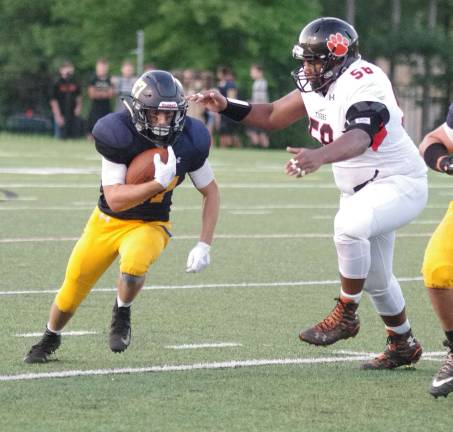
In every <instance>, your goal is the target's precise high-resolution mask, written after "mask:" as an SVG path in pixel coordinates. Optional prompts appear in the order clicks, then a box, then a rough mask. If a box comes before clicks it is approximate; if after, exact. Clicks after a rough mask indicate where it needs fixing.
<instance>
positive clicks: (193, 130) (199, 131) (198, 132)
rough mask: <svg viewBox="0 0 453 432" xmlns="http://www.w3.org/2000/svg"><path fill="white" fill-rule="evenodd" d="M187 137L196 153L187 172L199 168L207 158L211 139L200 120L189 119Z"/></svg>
mask: <svg viewBox="0 0 453 432" xmlns="http://www.w3.org/2000/svg"><path fill="white" fill-rule="evenodd" d="M189 136H190V139H191V141H192V143H193V146H194V147H195V148H196V150H197V152H196V154H194V156H193V158H192V159H191V164H190V168H189V172H192V171H196V170H197V169H198V168H201V167H202V166H203V164H204V163H205V161H206V159H207V158H208V156H209V149H210V147H211V137H210V135H209V132H208V129H207V128H206V126H205V125H204V124H203V122H201V121H200V120H197V119H194V118H190V130H189Z"/></svg>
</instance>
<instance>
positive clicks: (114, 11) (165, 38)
mask: <svg viewBox="0 0 453 432" xmlns="http://www.w3.org/2000/svg"><path fill="white" fill-rule="evenodd" d="M321 15H326V16H337V17H340V18H344V19H349V21H352V22H353V24H354V25H355V27H356V29H357V30H358V33H359V36H360V49H361V51H362V53H363V56H364V57H365V58H366V59H369V60H375V59H377V58H379V57H384V58H386V59H387V60H388V61H389V64H390V75H392V74H394V73H395V70H396V68H397V66H398V65H399V64H406V65H409V66H410V71H411V73H410V75H411V76H410V82H411V85H414V86H420V87H421V88H422V89H423V92H422V97H421V98H420V101H418V102H419V103H420V104H421V105H423V103H424V99H426V100H431V99H432V98H437V100H438V101H439V102H440V103H441V104H442V105H443V107H444V108H445V109H446V107H447V106H448V103H449V101H450V100H451V99H453V90H452V81H453V77H452V73H451V72H452V68H453V50H452V49H451V47H452V45H453V34H452V15H453V0H425V1H418V0H393V1H392V0H375V1H373V2H368V1H364V0H356V1H351V0H319V1H311V0H280V1H279V2H275V1H273V0H230V1H228V2H225V1H223V0H186V1H184V2H181V1H178V0H154V1H152V2H143V1H142V0H140V1H139V0H116V1H115V2H112V1H107V0H40V1H39V2H37V1H35V0H15V1H11V0H0V71H1V73H0V124H1V120H2V119H3V120H4V119H5V118H6V117H7V116H8V115H10V114H12V113H14V112H20V111H23V110H25V109H27V108H29V107H33V108H34V109H35V110H36V111H37V112H41V113H43V114H46V113H48V112H49V107H48V103H47V88H48V85H49V83H50V81H51V80H52V78H53V77H55V74H56V70H57V65H58V63H59V62H60V61H61V60H62V59H66V58H70V59H71V60H72V61H73V62H74V64H75V65H76V68H77V71H78V74H79V77H80V78H82V79H87V77H88V75H89V74H91V73H92V72H93V70H94V64H95V61H96V59H97V58H98V57H106V58H108V59H109V60H110V63H111V66H112V69H114V70H115V69H119V65H120V63H121V62H122V61H123V60H124V59H125V58H131V59H134V58H135V49H136V34H137V31H139V30H143V31H144V36H145V39H144V41H145V50H144V61H145V63H153V64H154V65H156V67H157V68H161V69H170V70H173V69H183V68H196V69H204V70H212V71H214V70H215V69H216V67H217V66H218V65H228V66H230V67H232V68H233V70H234V71H235V72H236V76H237V80H238V82H239V83H240V84H241V90H242V92H241V94H242V95H243V96H244V97H247V96H248V95H247V91H248V89H249V88H250V78H249V76H248V70H249V67H250V64H251V63H259V64H261V65H262V66H263V68H264V70H265V73H266V78H267V79H268V82H269V86H270V92H271V96H272V97H273V98H276V97H279V96H281V95H283V94H285V92H287V91H289V90H291V89H292V88H293V83H292V80H291V77H290V75H289V73H290V71H291V70H292V69H294V68H295V67H296V64H295V63H294V61H293V59H292V58H291V50H292V46H293V44H294V43H295V42H296V40H297V36H298V34H299V32H300V30H301V28H302V27H303V26H304V24H305V23H307V22H308V21H310V20H311V19H313V18H316V17H318V16H321ZM425 103H426V101H425ZM431 126H432V125H425V128H429V127H431ZM300 130H301V128H300V125H299V126H296V127H295V128H294V127H293V128H290V130H288V131H285V132H280V133H276V135H275V136H276V139H277V141H279V142H281V143H282V145H284V144H286V143H288V142H290V141H291V140H292V139H293V138H294V137H295V134H296V133H297V134H300ZM299 139H300V137H299Z"/></svg>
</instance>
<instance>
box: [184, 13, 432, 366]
mask: <svg viewBox="0 0 453 432" xmlns="http://www.w3.org/2000/svg"><path fill="white" fill-rule="evenodd" d="M358 44H359V37H358V34H357V32H356V30H355V29H354V27H352V26H351V25H350V24H348V23H347V22H345V21H343V20H340V19H338V18H333V17H322V18H318V19H316V20H313V21H312V22H310V23H308V24H307V25H306V26H305V27H304V28H303V29H302V31H301V32H300V34H299V39H298V41H297V42H296V44H295V45H294V47H293V57H294V59H295V60H296V61H297V62H299V64H298V67H297V69H296V70H295V71H294V72H293V74H292V75H293V78H294V81H295V83H296V86H297V89H295V90H293V91H292V92H290V93H289V94H287V95H285V96H283V97H282V98H280V99H278V100H276V101H274V102H272V103H261V104H249V103H247V102H244V101H238V100H233V99H229V98H225V97H224V96H222V95H221V94H220V93H219V92H217V91H215V90H207V91H203V92H200V93H199V94H196V95H193V96H192V97H191V98H190V99H191V100H193V101H199V102H201V103H203V104H204V106H205V107H206V108H207V109H210V110H212V111H217V112H221V113H222V114H223V115H226V116H228V117H230V118H232V119H233V120H236V121H241V122H242V123H244V124H245V125H247V126H252V127H256V128H261V129H268V130H273V129H274V130H275V129H283V128H286V127H288V126H290V125H291V124H293V123H295V122H296V121H297V120H299V119H301V118H303V117H307V118H308V119H309V132H310V134H311V135H312V137H313V138H314V139H316V140H317V141H318V142H319V144H320V147H319V148H316V149H308V148H300V147H299V148H295V147H289V148H288V149H287V150H288V152H289V153H291V159H290V160H289V161H288V162H287V164H286V165H285V171H286V173H287V174H288V175H292V176H296V177H299V178H303V177H304V176H305V175H307V174H310V173H313V172H315V171H316V170H318V169H319V167H320V166H321V165H324V164H332V170H333V174H334V177H335V183H336V185H337V186H338V188H339V190H340V192H341V195H340V205H339V210H338V212H337V214H336V216H335V222H334V232H335V234H334V241H335V246H336V249H337V259H338V269H339V273H340V281H341V289H340V293H339V296H338V299H337V304H336V306H335V307H334V308H333V310H332V311H331V313H329V314H328V315H327V316H326V318H325V319H323V320H322V321H320V322H319V323H317V324H315V325H314V326H312V327H309V328H307V329H303V330H302V331H301V332H300V333H299V338H300V339H301V340H302V341H303V342H306V343H309V344H313V345H321V346H326V345H330V344H333V343H336V342H337V341H339V340H341V339H348V338H350V337H354V336H355V335H356V334H357V333H358V331H359V328H360V321H359V318H358V315H357V313H356V311H357V308H358V306H359V302H360V299H361V297H362V294H363V292H364V291H365V292H367V293H368V294H369V295H370V297H371V300H372V302H373V306H374V308H375V309H376V311H377V313H378V314H379V315H380V317H381V318H382V320H383V321H384V324H385V329H386V332H387V335H388V338H387V340H388V343H387V347H386V349H385V350H384V352H383V353H382V354H380V355H378V357H376V358H375V359H372V360H370V361H367V362H365V363H364V364H363V365H362V366H361V367H362V368H363V369H393V368H396V367H399V366H402V365H409V364H412V363H416V362H417V361H418V360H419V359H420V356H421V353H422V348H421V346H420V344H419V343H418V341H417V340H416V339H415V338H414V337H413V335H412V331H411V326H410V322H409V320H408V319H407V316H406V309H405V301H404V297H403V294H402V291H401V287H400V285H399V283H398V281H397V279H396V277H395V276H394V274H393V251H394V244H395V237H396V230H397V229H398V228H400V227H402V226H404V225H406V224H408V223H409V222H411V221H412V220H413V219H415V218H416V217H417V216H418V215H419V214H420V212H421V211H422V210H423V208H424V207H425V205H426V201H427V195H428V187H427V175H426V172H427V169H426V166H425V164H424V163H423V160H422V158H421V157H420V155H419V154H418V152H417V148H416V146H415V145H414V143H413V142H412V140H411V139H410V137H409V136H408V134H407V133H406V131H405V129H404V127H403V125H402V118H403V113H402V111H401V110H400V108H399V107H398V104H397V102H396V99H395V95H394V94H393V90H392V85H391V83H390V81H389V79H388V77H387V76H386V74H385V73H384V71H382V70H381V69H380V68H379V67H377V66H376V65H374V64H372V63H370V62H367V61H365V60H363V59H362V58H361V56H360V54H359V48H358Z"/></svg>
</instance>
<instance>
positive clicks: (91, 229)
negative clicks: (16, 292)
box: [55, 207, 171, 313]
mask: <svg viewBox="0 0 453 432" xmlns="http://www.w3.org/2000/svg"><path fill="white" fill-rule="evenodd" d="M170 228H171V223H170V222H160V221H159V222H146V221H141V220H122V219H116V218H113V217H111V216H108V215H106V214H104V213H102V212H101V211H100V210H99V209H98V208H97V207H96V209H95V210H94V211H93V213H92V214H91V217H90V219H89V220H88V222H87V224H86V226H85V229H84V232H83V234H82V236H81V238H80V239H79V240H78V242H77V243H76V245H75V246H74V249H73V250H72V254H71V257H70V258H69V262H68V266H67V269H66V276H65V280H64V282H63V285H62V286H61V288H60V290H59V291H58V293H57V295H56V297H55V304H56V305H57V306H58V309H60V310H61V311H62V312H72V313H73V312H74V311H75V310H76V309H77V307H78V306H79V304H80V303H81V302H82V301H83V299H84V298H85V297H86V296H87V294H88V293H89V292H90V291H91V288H92V287H93V285H94V284H95V283H96V281H97V280H98V279H99V277H100V276H101V275H102V274H103V273H104V272H105V271H106V270H107V268H108V267H109V266H110V265H111V264H112V262H113V261H114V260H115V258H116V257H117V255H118V254H119V255H120V272H122V273H128V274H131V275H134V276H143V275H144V274H145V273H146V272H147V271H148V268H149V266H150V265H151V264H152V263H153V262H154V261H156V260H157V258H158V257H159V255H160V254H161V253H162V251H163V250H164V249H165V247H166V246H167V243H168V240H169V231H168V230H169V229H170Z"/></svg>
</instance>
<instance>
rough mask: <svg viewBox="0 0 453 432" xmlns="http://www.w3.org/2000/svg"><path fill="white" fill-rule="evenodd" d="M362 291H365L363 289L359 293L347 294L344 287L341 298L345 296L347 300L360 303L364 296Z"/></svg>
mask: <svg viewBox="0 0 453 432" xmlns="http://www.w3.org/2000/svg"><path fill="white" fill-rule="evenodd" d="M362 293H363V291H360V292H359V293H358V294H347V293H345V292H344V291H343V289H342V290H341V291H340V298H344V299H346V300H349V301H350V302H352V303H356V304H359V302H360V299H361V298H362Z"/></svg>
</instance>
